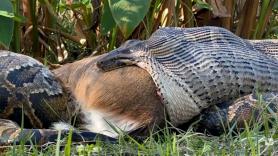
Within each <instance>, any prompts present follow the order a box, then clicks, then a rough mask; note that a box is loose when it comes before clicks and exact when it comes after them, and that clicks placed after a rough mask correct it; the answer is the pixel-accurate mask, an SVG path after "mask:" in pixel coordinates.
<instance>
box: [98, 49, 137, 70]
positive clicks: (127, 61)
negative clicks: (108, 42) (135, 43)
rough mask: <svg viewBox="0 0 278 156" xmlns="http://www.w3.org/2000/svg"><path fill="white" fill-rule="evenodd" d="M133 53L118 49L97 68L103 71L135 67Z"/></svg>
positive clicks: (107, 56)
mask: <svg viewBox="0 0 278 156" xmlns="http://www.w3.org/2000/svg"><path fill="white" fill-rule="evenodd" d="M135 63H136V62H135V60H134V59H133V56H132V52H131V51H130V50H129V49H116V50H113V51H111V52H110V53H108V54H107V55H106V56H104V57H103V58H101V59H100V60H99V61H98V62H97V67H98V68H100V69H102V70H103V71H111V70H114V69H117V68H121V67H125V66H130V65H134V64H135Z"/></svg>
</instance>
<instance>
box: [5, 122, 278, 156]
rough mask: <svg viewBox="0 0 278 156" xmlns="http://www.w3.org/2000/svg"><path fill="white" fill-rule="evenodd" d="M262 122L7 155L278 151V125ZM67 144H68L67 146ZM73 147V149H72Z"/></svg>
mask: <svg viewBox="0 0 278 156" xmlns="http://www.w3.org/2000/svg"><path fill="white" fill-rule="evenodd" d="M259 129H260V124H258V125H255V126H254V128H250V127H249V126H246V129H245V130H244V131H243V132H241V133H237V134H233V135H232V134H223V135H221V136H218V137H217V136H206V135H204V134H201V133H196V132H193V131H192V130H189V131H186V132H182V133H181V134H176V133H170V132H169V131H168V130H167V129H164V130H163V132H162V134H152V135H151V136H150V137H149V138H147V139H146V140H145V141H144V142H142V143H139V142H137V141H135V140H133V139H132V138H126V137H125V138H120V139H119V144H107V143H106V144H105V143H103V142H100V141H99V142H97V143H96V144H91V145H72V146H68V145H69V144H70V142H69V141H70V139H69V140H68V141H65V142H64V144H63V143H62V142H61V141H58V143H57V144H53V145H47V146H44V147H42V148H38V147H35V146H31V147H24V146H23V144H22V145H18V146H15V145H14V146H13V147H11V148H10V149H9V150H7V152H6V153H5V154H6V155H54V154H55V155H70V154H77V155H92V154H95V155H111V154H113V155H126V154H132V155H165V156H171V155H184V154H187V155H275V153H276V154H278V131H277V130H278V124H277V122H276V123H275V124H274V125H273V127H272V128H271V129H264V130H259ZM65 146H66V147H65ZM69 150H70V151H69Z"/></svg>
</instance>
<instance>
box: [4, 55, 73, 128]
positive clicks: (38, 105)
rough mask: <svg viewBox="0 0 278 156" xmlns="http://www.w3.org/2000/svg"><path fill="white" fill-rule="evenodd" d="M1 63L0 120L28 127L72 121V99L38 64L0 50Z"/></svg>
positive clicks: (47, 125)
mask: <svg viewBox="0 0 278 156" xmlns="http://www.w3.org/2000/svg"><path fill="white" fill-rule="evenodd" d="M0 62H1V64H0V118H2V119H11V120H13V121H15V122H17V123H19V124H20V125H21V124H24V127H27V128H31V127H32V128H47V127H49V126H50V125H51V123H53V122H57V121H65V122H68V121H69V120H70V119H71V117H72V115H73V114H74V112H75V107H76V104H75V101H74V99H73V98H72V97H71V95H70V94H69V93H68V92H67V91H66V90H65V88H63V86H61V83H60V82H59V81H58V80H57V79H56V78H55V77H54V75H53V74H52V73H51V72H50V71H49V70H48V69H47V68H45V67H44V66H43V65H42V64H41V63H40V62H38V61H36V60H35V59H33V58H31V57H28V56H25V55H21V54H16V53H12V52H8V51H0ZM22 111H23V112H24V113H22ZM22 117H23V118H24V123H21V121H22Z"/></svg>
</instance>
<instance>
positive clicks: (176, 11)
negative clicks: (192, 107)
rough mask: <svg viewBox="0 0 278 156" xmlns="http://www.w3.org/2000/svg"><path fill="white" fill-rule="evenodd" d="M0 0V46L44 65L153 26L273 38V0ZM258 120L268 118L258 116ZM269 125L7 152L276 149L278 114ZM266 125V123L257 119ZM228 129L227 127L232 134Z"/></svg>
mask: <svg viewBox="0 0 278 156" xmlns="http://www.w3.org/2000/svg"><path fill="white" fill-rule="evenodd" d="M242 2H243V1H240V0H224V1H222V0H174V1H170V0H169V1H167V0H155V1H149V0H103V1H100V0H1V1H0V49H9V50H11V51H15V52H20V53H24V54H28V55H31V56H33V57H35V58H37V59H39V60H40V61H42V62H44V63H45V64H48V65H53V64H56V63H59V64H63V63H66V62H70V61H74V60H77V59H81V58H83V57H85V56H89V55H91V56H94V55H99V54H102V53H106V52H108V51H110V50H112V49H114V48H116V47H117V46H119V45H120V44H121V43H123V42H124V41H126V40H127V39H146V38H148V37H149V36H150V35H151V34H152V32H154V31H155V30H156V29H158V28H159V27H165V26H179V27H196V26H204V25H215V26H221V27H225V28H227V29H229V30H231V31H232V32H234V33H236V34H237V35H239V36H241V37H243V38H248V39H261V38H276V39H277V38H278V1H277V0H263V1H260V0H245V3H242ZM265 116H266V118H264V119H265V121H270V118H269V117H267V116H268V115H265ZM273 118H274V121H275V122H273V121H272V122H273V124H272V128H268V126H264V127H265V128H264V129H263V130H262V131H261V129H262V127H263V125H262V124H260V123H259V122H258V123H257V124H255V125H254V126H253V127H250V126H248V125H246V129H245V130H244V131H243V132H238V133H234V131H232V130H228V131H227V133H225V134H223V135H221V136H220V137H214V136H205V135H204V134H200V133H196V132H193V131H192V129H189V130H188V131H186V132H181V133H179V134H178V133H170V132H169V131H168V130H167V129H165V130H162V134H161V133H160V134H153V135H152V136H150V137H149V138H148V139H147V140H145V141H144V142H142V143H138V142H137V141H135V140H133V139H132V138H120V142H119V144H117V145H107V144H103V143H101V142H99V143H97V144H93V145H80V146H70V143H71V140H70V137H69V139H68V142H67V143H66V149H65V150H64V151H65V153H62V152H61V151H60V148H61V144H60V143H61V142H60V141H59V142H58V143H57V144H55V145H49V146H47V147H44V148H37V147H33V146H32V147H30V148H26V147H25V146H23V144H22V145H20V146H18V147H17V146H14V147H13V148H11V149H9V150H7V151H6V153H5V154H6V155H24V154H32V155H41V154H42V155H52V154H53V153H56V155H60V154H65V155H70V154H72V153H76V154H79V155H91V154H93V153H94V154H107V155H109V154H111V153H112V154H115V155H124V154H134V155H183V154H187V155H210V154H213V155H249V154H250V155H275V154H277V152H278V149H277V147H278V139H277V137H278V132H277V130H278V124H277V123H278V120H277V117H275V116H274V117H273ZM262 123H265V122H262ZM232 132H233V133H232Z"/></svg>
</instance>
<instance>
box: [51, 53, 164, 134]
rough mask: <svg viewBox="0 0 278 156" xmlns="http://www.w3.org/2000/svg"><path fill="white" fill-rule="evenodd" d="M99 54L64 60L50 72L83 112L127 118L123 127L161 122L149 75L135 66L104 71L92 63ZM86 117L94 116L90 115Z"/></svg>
mask: <svg viewBox="0 0 278 156" xmlns="http://www.w3.org/2000/svg"><path fill="white" fill-rule="evenodd" d="M100 57H102V56H99V57H91V58H85V59H82V60H80V61H77V62H74V63H70V64H66V65H63V66H62V67H60V68H58V69H56V70H53V72H54V74H55V75H56V76H57V77H58V78H60V79H61V80H62V81H63V82H64V83H65V85H66V86H68V87H69V88H70V89H71V90H72V91H73V93H74V95H75V96H76V99H77V100H78V101H79V103H80V104H81V106H82V108H83V110H85V111H86V112H90V111H92V113H96V114H97V113H98V112H101V113H104V115H103V116H104V117H105V116H107V117H108V118H110V119H112V120H113V119H115V120H113V121H112V122H121V121H118V120H122V121H123V122H128V123H130V122H131V124H129V126H130V128H128V129H127V131H133V130H136V129H140V128H146V130H147V129H150V128H151V127H152V126H153V125H154V123H155V124H157V125H160V124H163V121H165V116H164V106H163V104H162V103H161V101H160V98H159V96H158V95H157V93H156V87H155V84H154V83H153V80H152V78H151V76H150V75H149V74H148V73H147V72H146V71H145V70H143V69H141V68H139V67H136V66H130V67H125V68H120V69H117V70H113V71H110V72H105V73H104V72H102V71H100V70H99V69H98V68H97V67H96V65H95V63H96V61H97V60H98V59H99V58H100ZM85 116H86V115H85ZM86 118H87V119H86V120H98V119H97V118H95V117H94V116H90V115H87V117H86ZM88 118H89V119H88ZM94 118H95V119H94ZM116 120H117V121H116ZM92 126H96V125H92ZM127 126H128V125H127ZM150 126H151V127H150ZM96 127H97V126H96ZM89 129H90V128H89ZM100 129H102V130H103V129H105V128H100ZM93 130H95V129H94V128H93ZM97 131H98V128H97ZM140 133H142V132H140ZM105 134H106V133H105Z"/></svg>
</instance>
